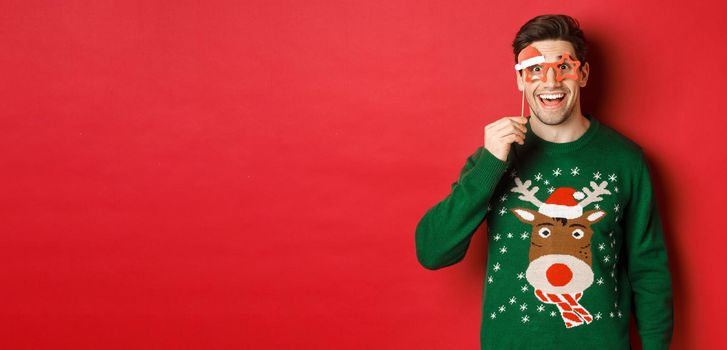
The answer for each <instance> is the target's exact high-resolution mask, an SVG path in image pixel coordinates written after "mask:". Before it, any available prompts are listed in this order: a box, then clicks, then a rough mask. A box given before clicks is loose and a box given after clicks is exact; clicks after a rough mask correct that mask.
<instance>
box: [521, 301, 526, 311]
mask: <svg viewBox="0 0 727 350" xmlns="http://www.w3.org/2000/svg"><path fill="white" fill-rule="evenodd" d="M527 309H528V304H525V303H522V304H520V311H525V310H527Z"/></svg>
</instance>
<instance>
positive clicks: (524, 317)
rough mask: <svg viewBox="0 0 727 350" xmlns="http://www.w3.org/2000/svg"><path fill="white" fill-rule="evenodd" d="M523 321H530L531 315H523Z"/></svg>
mask: <svg viewBox="0 0 727 350" xmlns="http://www.w3.org/2000/svg"><path fill="white" fill-rule="evenodd" d="M522 321H523V323H528V321H530V317H528V315H525V316H523V318H522Z"/></svg>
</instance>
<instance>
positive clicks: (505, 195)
mask: <svg viewBox="0 0 727 350" xmlns="http://www.w3.org/2000/svg"><path fill="white" fill-rule="evenodd" d="M506 200H507V194H503V195H502V197H500V202H504V201H506Z"/></svg>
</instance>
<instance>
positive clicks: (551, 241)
mask: <svg viewBox="0 0 727 350" xmlns="http://www.w3.org/2000/svg"><path fill="white" fill-rule="evenodd" d="M512 212H513V213H514V214H515V216H516V217H517V218H518V219H519V220H520V221H522V222H524V223H526V224H530V225H532V231H531V234H530V251H529V256H528V258H529V261H530V264H529V266H528V271H527V273H526V277H527V278H528V281H529V282H530V283H531V284H532V285H533V286H535V287H536V288H539V289H542V290H545V291H550V292H557V293H563V292H565V293H575V292H579V291H583V290H584V289H586V288H588V286H590V285H591V283H592V282H593V271H592V270H591V265H592V260H591V259H592V256H591V237H592V236H593V230H592V229H591V225H592V224H594V223H596V222H598V221H600V220H601V219H602V218H603V217H604V216H605V215H606V212H604V211H602V210H591V211H586V212H584V213H583V215H581V216H580V217H578V218H575V219H566V218H553V217H550V216H547V215H543V214H541V213H540V212H538V211H536V210H531V209H526V208H513V209H512Z"/></svg>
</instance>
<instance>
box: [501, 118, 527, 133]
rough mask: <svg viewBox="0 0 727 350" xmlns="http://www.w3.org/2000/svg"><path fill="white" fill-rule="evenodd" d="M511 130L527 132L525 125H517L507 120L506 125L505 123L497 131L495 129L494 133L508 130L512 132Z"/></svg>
mask: <svg viewBox="0 0 727 350" xmlns="http://www.w3.org/2000/svg"><path fill="white" fill-rule="evenodd" d="M512 129H519V130H521V131H522V132H527V128H525V125H523V124H520V123H518V122H516V121H513V120H509V122H508V123H506V124H504V125H503V126H501V127H499V128H498V129H496V131H497V132H503V131H509V130H512Z"/></svg>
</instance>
